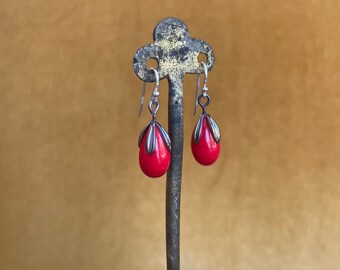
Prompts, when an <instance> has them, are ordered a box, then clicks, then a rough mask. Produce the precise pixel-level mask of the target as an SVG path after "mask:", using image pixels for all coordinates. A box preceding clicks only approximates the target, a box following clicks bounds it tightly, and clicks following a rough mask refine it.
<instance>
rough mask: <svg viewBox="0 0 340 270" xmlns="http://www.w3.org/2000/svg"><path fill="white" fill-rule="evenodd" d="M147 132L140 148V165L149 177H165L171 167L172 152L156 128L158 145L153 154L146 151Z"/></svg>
mask: <svg viewBox="0 0 340 270" xmlns="http://www.w3.org/2000/svg"><path fill="white" fill-rule="evenodd" d="M147 133H148V132H147V131H146V132H145V134H144V137H143V139H142V143H141V145H140V148H139V165H140V168H141V169H142V171H143V172H144V173H145V174H146V175H147V176H149V177H152V178H157V177H161V176H162V175H164V174H165V173H166V172H167V170H168V168H169V165H170V152H169V150H168V148H167V147H166V144H165V142H164V140H163V138H162V135H161V133H160V131H159V128H158V127H157V126H156V128H155V134H156V145H155V150H154V152H153V153H152V154H149V153H148V152H147V151H146V145H145V144H146V138H147Z"/></svg>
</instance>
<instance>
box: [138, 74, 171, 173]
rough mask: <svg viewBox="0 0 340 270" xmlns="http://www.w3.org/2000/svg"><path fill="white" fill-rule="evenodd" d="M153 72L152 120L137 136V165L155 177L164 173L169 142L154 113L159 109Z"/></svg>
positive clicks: (168, 156) (157, 80) (157, 83)
mask: <svg viewBox="0 0 340 270" xmlns="http://www.w3.org/2000/svg"><path fill="white" fill-rule="evenodd" d="M151 69H152V70H153V72H154V73H155V78H156V79H155V82H156V84H155V88H154V90H153V93H152V95H151V100H150V102H149V106H148V107H149V111H150V113H151V115H152V120H151V121H150V122H149V123H148V124H147V125H146V127H145V128H144V129H143V130H142V132H141V133H140V135H139V138H138V147H139V165H140V168H141V169H142V171H143V172H144V174H145V175H147V176H149V177H152V178H156V177H161V176H162V175H164V174H165V173H166V172H167V170H168V168H169V165H170V152H171V142H170V137H169V135H168V133H167V132H166V130H165V129H164V128H163V127H162V126H161V124H159V123H158V122H157V120H156V113H157V111H158V109H159V102H158V96H159V92H158V86H159V75H158V72H157V70H156V69H153V68H151ZM145 86H146V83H145V82H144V84H143V90H142V98H141V105H140V110H139V114H138V115H140V114H141V112H142V109H143V103H144V95H145Z"/></svg>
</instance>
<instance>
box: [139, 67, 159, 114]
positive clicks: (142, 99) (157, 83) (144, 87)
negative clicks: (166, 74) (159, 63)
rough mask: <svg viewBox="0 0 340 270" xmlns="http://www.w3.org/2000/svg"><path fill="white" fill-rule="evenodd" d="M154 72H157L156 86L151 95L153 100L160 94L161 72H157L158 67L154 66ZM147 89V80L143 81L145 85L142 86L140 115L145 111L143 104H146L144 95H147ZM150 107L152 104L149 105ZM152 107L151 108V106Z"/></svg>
mask: <svg viewBox="0 0 340 270" xmlns="http://www.w3.org/2000/svg"><path fill="white" fill-rule="evenodd" d="M150 69H151V70H152V71H153V72H154V73H155V88H154V89H153V92H152V95H151V100H153V99H154V98H155V97H158V96H159V92H158V87H159V74H158V72H157V70H156V69H154V68H150ZM145 89H146V82H144V83H143V87H142V97H141V100H140V106H139V112H138V116H140V115H141V113H142V111H143V104H144V96H145ZM149 107H150V106H149ZM149 109H150V108H149Z"/></svg>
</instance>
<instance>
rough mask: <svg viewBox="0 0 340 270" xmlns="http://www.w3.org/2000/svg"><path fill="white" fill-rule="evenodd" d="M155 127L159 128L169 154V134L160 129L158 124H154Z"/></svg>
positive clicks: (160, 126) (162, 128)
mask: <svg viewBox="0 0 340 270" xmlns="http://www.w3.org/2000/svg"><path fill="white" fill-rule="evenodd" d="M156 126H157V127H158V128H159V130H160V132H161V135H162V137H163V140H164V142H165V145H166V148H167V149H168V150H169V152H171V141H170V137H169V134H168V133H167V132H166V130H165V129H164V127H162V125H161V124H160V123H158V122H156Z"/></svg>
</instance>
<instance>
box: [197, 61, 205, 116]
mask: <svg viewBox="0 0 340 270" xmlns="http://www.w3.org/2000/svg"><path fill="white" fill-rule="evenodd" d="M201 65H202V66H203V74H204V82H203V87H202V96H204V97H206V96H207V91H208V87H207V82H208V67H207V65H206V63H204V62H201ZM200 84H201V74H200V73H199V74H197V83H196V96H195V106H194V115H196V111H197V105H198V99H199V97H198V90H199V88H200Z"/></svg>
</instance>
